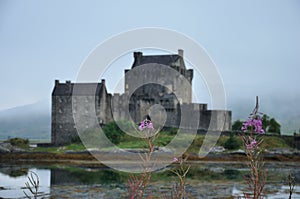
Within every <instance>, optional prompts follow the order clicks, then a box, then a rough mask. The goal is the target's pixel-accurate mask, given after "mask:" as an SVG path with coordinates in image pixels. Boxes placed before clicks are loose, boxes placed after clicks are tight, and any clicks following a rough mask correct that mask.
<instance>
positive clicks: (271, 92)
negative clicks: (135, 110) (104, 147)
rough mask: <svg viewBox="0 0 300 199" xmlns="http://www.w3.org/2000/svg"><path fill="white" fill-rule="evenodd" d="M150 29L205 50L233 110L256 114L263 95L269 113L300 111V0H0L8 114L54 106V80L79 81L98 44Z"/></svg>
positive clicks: (0, 58)
mask: <svg viewBox="0 0 300 199" xmlns="http://www.w3.org/2000/svg"><path fill="white" fill-rule="evenodd" d="M142 27H160V28H167V29H171V30H175V31H178V32H180V33H182V34H185V35H187V36H189V37H191V38H192V39H194V40H196V41H197V42H198V43H199V44H201V45H202V46H203V47H204V48H205V49H206V51H207V52H208V54H209V55H210V57H211V58H212V60H213V61H214V62H215V64H216V65H217V67H218V70H219V72H220V74H221V76H222V78H223V81H224V87H225V90H226V95H227V101H228V105H229V108H230V107H232V106H234V104H235V103H237V102H238V101H243V102H246V104H247V105H249V110H251V109H252V107H250V106H252V105H254V100H255V96H256V95H258V96H260V99H261V104H262V106H264V107H268V108H269V109H274V108H276V107H272V103H273V102H278V103H281V102H283V101H285V102H287V104H288V105H290V106H292V107H293V108H296V107H298V108H299V105H298V100H299V99H300V92H299V91H300V88H299V85H300V78H299V76H300V54H299V53H300V36H299V35H300V2H299V1H297V0H285V1H281V0H267V1H261V0H254V1H253V0H251V1H250V0H249V1H240V0H229V1H196V0H194V1H175V0H166V1H160V0H152V1H141V0H139V1H138V0H130V1H121V0H111V1H83V0H82V1H76V0H64V1H59V0H45V1H38V0H27V1H16V0H0V67H1V73H0V81H1V84H0V89H1V91H2V95H1V98H0V110H3V109H8V108H12V107H16V106H21V105H25V104H30V103H35V102H37V101H39V100H48V101H49V100H50V96H51V91H52V89H53V86H54V80H55V79H59V80H60V81H65V80H72V81H74V80H75V79H76V75H77V73H78V70H79V67H80V65H81V64H82V62H83V61H84V59H85V58H86V57H87V56H88V54H89V52H90V51H92V50H93V49H94V48H95V47H96V46H97V45H98V44H100V43H101V42H103V41H105V40H106V39H108V38H110V37H112V36H113V35H116V34H119V33H121V32H124V31H128V30H132V29H135V28H142ZM174 42H176V41H174ZM178 48H180V46H178ZM132 61H133V60H132V54H129V55H128V56H127V57H125V58H124V60H121V61H119V62H118V63H122V64H124V66H119V68H118V67H116V69H111V70H112V74H108V75H107V76H106V78H107V79H108V80H107V84H108V86H109V89H112V88H110V84H111V85H113V84H114V83H110V81H112V80H110V79H109V78H108V77H114V78H116V79H119V76H121V75H123V69H125V68H129V67H130V66H131V62H132ZM127 64H128V65H127ZM194 89H195V90H196V92H197V94H198V95H199V96H200V101H201V102H207V100H209V98H207V97H205V94H204V93H205V92H206V91H201V89H203V88H202V86H201V85H197V82H196V84H194ZM202 92H203V95H202ZM278 103H274V106H277V105H278ZM49 106H50V101H49ZM278 108H279V109H283V108H284V106H283V107H278Z"/></svg>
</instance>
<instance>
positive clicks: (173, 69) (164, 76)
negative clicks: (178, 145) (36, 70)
mask: <svg viewBox="0 0 300 199" xmlns="http://www.w3.org/2000/svg"><path fill="white" fill-rule="evenodd" d="M192 80H193V70H192V69H187V68H186V66H185V63H184V59H183V50H178V54H172V55H146V56H145V55H143V54H142V52H134V62H133V64H132V67H131V69H130V70H125V84H124V87H125V88H124V93H122V94H119V93H115V94H110V93H108V92H107V89H106V86H105V84H106V82H105V80H102V81H101V83H71V82H70V81H66V82H65V83H61V82H59V81H58V80H55V86H54V89H53V92H52V129H51V133H52V144H54V145H63V144H67V143H71V142H72V141H74V140H76V139H78V135H77V129H76V126H75V118H74V113H75V114H77V115H78V113H80V118H89V115H90V113H91V112H92V113H95V115H96V120H95V121H92V122H87V121H88V120H85V119H82V121H81V120H80V128H84V129H91V128H96V127H97V126H99V125H100V126H102V125H105V124H107V123H109V122H112V121H117V120H133V121H134V122H135V123H138V122H140V121H142V120H143V119H145V117H146V116H147V115H150V116H151V118H152V117H156V118H158V121H162V124H163V126H165V127H181V128H182V127H183V128H184V129H186V130H189V128H190V127H189V126H188V125H186V126H184V122H183V119H182V116H183V115H184V114H185V115H187V114H188V115H189V116H190V117H192V116H193V115H194V114H197V115H199V119H198V120H199V121H198V122H197V123H198V124H197V130H202V131H207V130H208V129H209V130H210V131H229V130H231V111H227V110H208V109H207V104H198V103H192ZM74 102H75V104H76V102H81V103H79V104H80V106H76V105H74ZM183 110H184V111H183ZM155 114H156V115H155ZM157 114H159V115H160V116H157ZM160 118H161V119H160ZM77 121H78V120H77ZM181 124H183V126H182V125H181Z"/></svg>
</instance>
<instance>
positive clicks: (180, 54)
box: [178, 49, 183, 58]
mask: <svg viewBox="0 0 300 199" xmlns="http://www.w3.org/2000/svg"><path fill="white" fill-rule="evenodd" d="M178 55H179V56H180V57H182V58H183V50H182V49H178Z"/></svg>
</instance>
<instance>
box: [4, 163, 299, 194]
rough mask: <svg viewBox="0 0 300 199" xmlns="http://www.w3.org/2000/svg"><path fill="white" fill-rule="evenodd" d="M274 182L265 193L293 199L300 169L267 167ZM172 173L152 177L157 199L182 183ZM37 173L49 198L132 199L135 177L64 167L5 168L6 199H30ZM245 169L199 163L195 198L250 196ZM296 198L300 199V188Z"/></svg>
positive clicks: (192, 190)
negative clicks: (131, 181) (291, 177)
mask: <svg viewBox="0 0 300 199" xmlns="http://www.w3.org/2000/svg"><path fill="white" fill-rule="evenodd" d="M265 167H266V168H267V170H268V181H267V185H266V187H265V190H266V192H267V196H266V198H268V199H279V198H280V199H281V198H288V191H289V187H288V182H287V176H288V174H289V172H292V173H293V175H294V176H296V178H297V179H296V181H297V182H296V183H297V184H296V185H299V183H300V167H299V163H278V162H276V163H267V164H266V165H265ZM168 169H169V168H166V169H165V170H164V171H159V172H156V173H154V174H153V175H152V180H151V181H152V182H151V184H150V185H149V189H148V192H149V190H151V192H152V193H153V195H154V196H155V198H160V196H162V195H164V194H166V195H169V193H170V191H171V189H172V186H173V185H174V183H175V181H176V178H175V177H174V175H173V174H172V173H171V172H170V171H168ZM31 171H33V172H35V173H36V174H38V176H39V180H40V192H41V194H42V195H43V197H44V198H127V197H126V196H127V181H128V177H129V175H130V174H127V173H123V172H118V171H114V170H111V169H109V168H88V167H72V166H66V165H65V166H63V165H59V166H57V165H52V166H42V165H40V166H36V165H35V166H32V165H22V166H18V165H0V198H1V197H2V198H24V193H23V191H26V192H27V193H29V192H28V191H27V190H26V189H24V187H25V182H27V181H28V179H27V177H28V175H29V174H30V172H31ZM247 172H248V169H247V166H246V165H245V164H241V163H228V162H226V163H225V162H217V163H216V162H206V163H203V162H199V163H193V164H192V167H191V170H190V172H189V175H188V179H187V182H188V186H187V190H188V192H189V194H190V197H189V198H216V199H217V198H218V199H219V198H225V197H227V198H228V197H230V196H235V198H238V196H241V195H242V193H243V191H246V190H247V185H246V184H245V180H244V179H245V175H247ZM293 198H300V187H299V186H296V187H295V191H294V194H293Z"/></svg>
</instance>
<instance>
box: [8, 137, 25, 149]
mask: <svg viewBox="0 0 300 199" xmlns="http://www.w3.org/2000/svg"><path fill="white" fill-rule="evenodd" d="M5 142H7V143H10V144H11V145H12V146H16V147H19V148H22V149H27V148H29V140H28V139H23V138H11V139H9V140H7V141H5Z"/></svg>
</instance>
